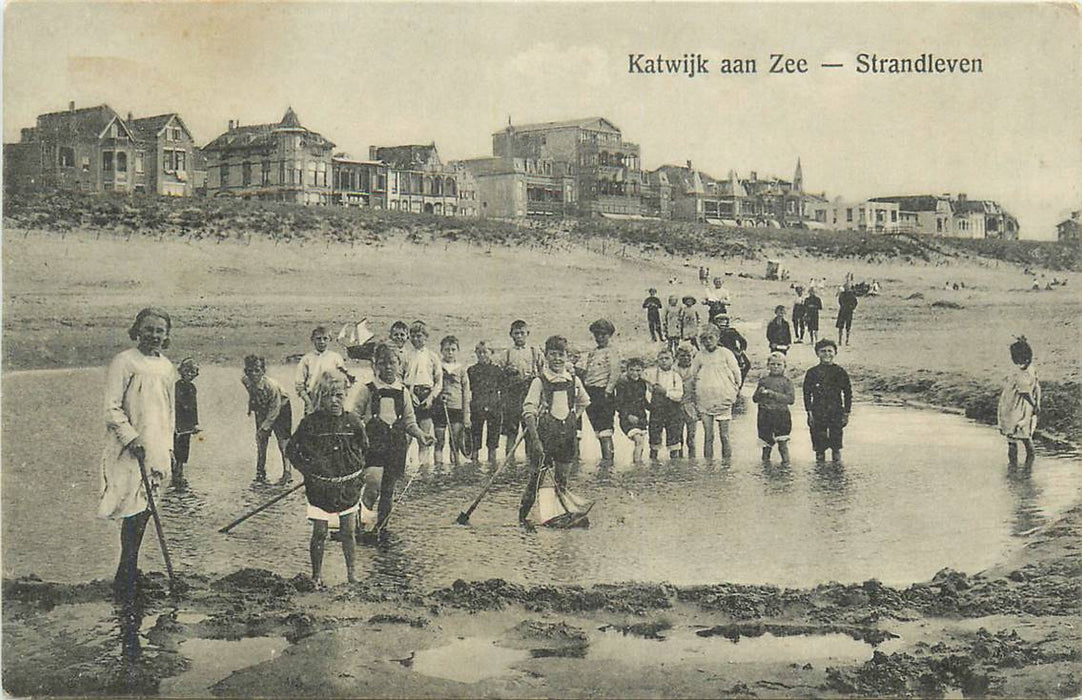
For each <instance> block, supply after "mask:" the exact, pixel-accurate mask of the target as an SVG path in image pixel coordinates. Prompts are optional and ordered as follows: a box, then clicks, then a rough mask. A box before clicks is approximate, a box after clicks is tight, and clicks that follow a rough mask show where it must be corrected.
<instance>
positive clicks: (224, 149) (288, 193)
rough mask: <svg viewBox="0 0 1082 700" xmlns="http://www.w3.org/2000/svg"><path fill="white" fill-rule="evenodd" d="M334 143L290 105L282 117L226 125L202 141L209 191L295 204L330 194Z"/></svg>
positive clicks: (320, 200) (322, 200)
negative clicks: (304, 123)
mask: <svg viewBox="0 0 1082 700" xmlns="http://www.w3.org/2000/svg"><path fill="white" fill-rule="evenodd" d="M333 149H334V143H332V142H331V141H330V140H329V139H327V138H325V137H324V136H323V135H322V134H319V133H317V132H315V131H312V130H310V129H308V128H306V127H304V126H302V125H301V122H300V119H299V118H298V117H297V114H296V112H294V111H293V108H292V107H290V108H289V109H287V110H286V112H285V114H284V115H283V116H282V119H281V121H279V122H277V123H270V124H253V125H250V126H240V125H239V124H238V123H235V122H233V121H232V120H230V122H229V129H228V131H226V132H225V133H223V134H221V135H220V136H218V137H217V138H215V139H214V140H213V141H211V142H210V143H208V144H207V145H206V146H204V147H203V149H202V150H203V154H204V156H205V158H206V169H207V194H208V195H209V196H223V195H228V196H236V197H244V198H245V199H263V200H273V201H279V202H296V203H299V204H328V203H330V200H331V192H332V185H333V183H332V179H331V156H332V152H333Z"/></svg>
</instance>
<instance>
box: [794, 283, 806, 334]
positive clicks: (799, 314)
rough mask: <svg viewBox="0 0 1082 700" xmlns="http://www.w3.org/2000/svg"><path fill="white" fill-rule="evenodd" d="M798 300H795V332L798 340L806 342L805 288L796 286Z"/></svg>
mask: <svg viewBox="0 0 1082 700" xmlns="http://www.w3.org/2000/svg"><path fill="white" fill-rule="evenodd" d="M793 291H795V292H796V301H794V302H793V334H794V335H796V342H798V343H803V342H804V288H803V287H794V288H793Z"/></svg>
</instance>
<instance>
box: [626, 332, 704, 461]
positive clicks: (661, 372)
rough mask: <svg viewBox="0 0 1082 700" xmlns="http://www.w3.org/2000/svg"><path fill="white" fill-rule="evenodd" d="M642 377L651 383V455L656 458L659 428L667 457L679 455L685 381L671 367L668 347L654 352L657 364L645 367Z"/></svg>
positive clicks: (659, 443) (670, 354) (671, 361)
mask: <svg viewBox="0 0 1082 700" xmlns="http://www.w3.org/2000/svg"><path fill="white" fill-rule="evenodd" d="M689 364H690V363H689ZM629 366H630V365H629ZM644 378H645V379H646V382H647V384H649V385H650V431H649V432H650V459H657V455H658V452H659V451H660V450H661V444H662V443H661V434H662V432H664V433H665V446H666V447H667V448H668V450H669V457H670V458H672V457H679V456H680V445H681V442H682V441H683V437H684V436H683V432H684V430H683V428H684V411H683V409H682V408H681V407H680V400H681V399H682V398H684V382H683V380H682V379H681V378H680V374H679V373H678V372H677V371H676V370H675V369H674V368H673V356H672V353H671V352H669V351H668V349H665V350H662V351H661V352H659V353H658V354H657V367H652V368H650V369H648V370H646V373H645V375H644Z"/></svg>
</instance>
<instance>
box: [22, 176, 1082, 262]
mask: <svg viewBox="0 0 1082 700" xmlns="http://www.w3.org/2000/svg"><path fill="white" fill-rule="evenodd" d="M4 224H5V226H7V227H9V228H14V229H20V230H23V231H27V232H29V231H44V232H53V233H60V234H62V235H63V234H66V233H67V232H68V231H71V230H73V229H83V230H88V231H91V232H97V233H99V234H101V233H106V234H109V235H122V236H127V237H131V236H155V237H159V238H162V237H165V236H170V237H180V238H191V239H196V240H215V241H223V240H229V239H234V240H243V241H247V240H250V239H251V238H252V237H262V238H266V239H269V240H273V241H275V242H279V243H293V242H298V243H305V242H313V243H314V242H340V243H349V244H352V245H355V244H358V243H360V244H365V245H378V244H380V243H381V242H384V241H386V240H387V239H389V238H391V237H395V236H398V235H401V236H404V237H405V238H406V239H407V240H410V241H413V242H416V243H423V242H433V241H459V240H461V241H465V242H469V243H473V244H476V245H486V246H491V245H529V246H534V247H542V248H549V247H558V246H566V245H569V244H584V243H585V244H588V245H589V244H590V243H591V242H593V243H596V244H597V245H600V246H601V247H602V249H605V247H606V246H610V245H611V246H612V248H611V249H613V250H618V249H619V250H626V248H627V247H629V246H630V247H633V248H637V249H639V250H642V251H644V252H648V253H649V252H654V253H667V254H670V255H675V256H680V257H702V256H710V257H733V258H749V259H757V258H762V257H769V256H770V255H773V254H777V253H781V252H786V253H793V252H796V253H802V254H805V255H809V256H814V257H827V258H857V259H864V260H869V261H880V262H882V261H887V260H903V261H906V262H918V261H923V262H927V261H932V260H941V259H945V258H947V259H949V258H952V257H961V256H965V257H983V258H988V259H996V260H1004V261H1007V262H1011V263H1018V264H1021V265H1027V266H1033V267H1043V268H1047V269H1052V270H1078V269H1080V263H1082V249H1080V248H1079V246H1077V245H1065V244H1060V243H1056V242H1052V241H1000V240H958V239H941V238H940V239H928V238H927V237H923V236H915V235H890V236H887V235H881V234H867V233H857V232H852V231H810V230H805V229H774V228H754V229H748V228H739V227H719V226H711V225H706V224H699V223H693V222H683V221H654V220H647V221H638V220H636V221H627V220H620V221H614V220H607V219H548V220H534V219H530V220H516V221H505V220H496V219H465V218H448V217H442V216H433V215H424V214H411V213H407V212H398V211H388V210H382V209H359V208H344V207H305V206H300V205H296V204H281V203H274V202H254V201H253V202H250V201H244V200H238V199H230V198H214V199H203V198H190V199H176V198H169V197H155V196H134V197H127V196H123V197H122V196H116V197H102V196H99V195H90V194H80V193H70V192H53V193H33V194H23V193H17V194H9V195H7V196H6V197H5V199H4Z"/></svg>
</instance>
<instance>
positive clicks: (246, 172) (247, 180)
mask: <svg viewBox="0 0 1082 700" xmlns="http://www.w3.org/2000/svg"><path fill="white" fill-rule="evenodd" d="M240 182H241V184H242V185H244V186H245V187H247V186H248V185H250V184H252V164H251V163H249V162H248V161H244V163H242V164H241V166H240Z"/></svg>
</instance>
